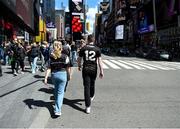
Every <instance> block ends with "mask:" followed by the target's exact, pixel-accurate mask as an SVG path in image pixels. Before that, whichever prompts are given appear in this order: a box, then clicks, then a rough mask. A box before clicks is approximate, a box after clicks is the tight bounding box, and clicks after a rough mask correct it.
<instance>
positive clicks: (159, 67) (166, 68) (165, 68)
mask: <svg viewBox="0 0 180 129" xmlns="http://www.w3.org/2000/svg"><path fill="white" fill-rule="evenodd" d="M134 62H137V63H140V64H144V65H148V66H152V67H155V68H158V69H162V70H176V69H174V68H169V67H162V66H159V65H154V64H149V63H145V62H140V61H134Z"/></svg>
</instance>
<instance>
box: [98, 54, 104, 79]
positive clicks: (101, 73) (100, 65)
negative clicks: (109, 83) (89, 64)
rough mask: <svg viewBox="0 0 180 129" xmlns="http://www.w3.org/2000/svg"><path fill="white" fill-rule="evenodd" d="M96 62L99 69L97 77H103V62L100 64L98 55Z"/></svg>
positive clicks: (100, 60)
mask: <svg viewBox="0 0 180 129" xmlns="http://www.w3.org/2000/svg"><path fill="white" fill-rule="evenodd" d="M98 64H99V70H100V73H99V77H100V78H103V77H104V72H103V66H102V65H103V64H102V59H101V57H98Z"/></svg>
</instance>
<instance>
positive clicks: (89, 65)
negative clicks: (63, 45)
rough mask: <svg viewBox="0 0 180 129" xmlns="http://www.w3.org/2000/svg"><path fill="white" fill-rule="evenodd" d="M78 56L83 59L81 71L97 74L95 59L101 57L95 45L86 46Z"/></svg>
mask: <svg viewBox="0 0 180 129" xmlns="http://www.w3.org/2000/svg"><path fill="white" fill-rule="evenodd" d="M79 56H80V57H83V61H84V62H83V71H84V72H87V73H94V72H95V73H96V72H97V58H98V57H101V51H100V49H99V48H98V47H96V46H95V45H91V44H90V45H86V46H84V47H83V48H82V49H81V50H80V52H79Z"/></svg>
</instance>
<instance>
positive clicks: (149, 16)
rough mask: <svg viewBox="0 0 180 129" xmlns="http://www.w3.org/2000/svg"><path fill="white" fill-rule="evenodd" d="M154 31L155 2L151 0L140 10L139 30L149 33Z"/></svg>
mask: <svg viewBox="0 0 180 129" xmlns="http://www.w3.org/2000/svg"><path fill="white" fill-rule="evenodd" d="M153 31H154V17H153V4H152V1H150V2H149V3H148V4H147V5H145V6H144V7H143V8H141V9H140V10H139V11H138V32H139V33H147V32H153Z"/></svg>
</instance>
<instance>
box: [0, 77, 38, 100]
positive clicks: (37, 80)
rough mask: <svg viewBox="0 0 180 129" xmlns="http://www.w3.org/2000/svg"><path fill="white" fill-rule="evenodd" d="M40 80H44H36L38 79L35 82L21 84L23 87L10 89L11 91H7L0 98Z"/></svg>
mask: <svg viewBox="0 0 180 129" xmlns="http://www.w3.org/2000/svg"><path fill="white" fill-rule="evenodd" d="M38 81H42V80H36V81H33V82H31V83H29V84H26V85H24V86H21V87H19V88H17V89H14V90H11V91H9V92H7V93H4V94H2V95H0V98H1V97H4V96H6V95H8V94H11V93H14V92H16V91H18V90H20V89H23V88H25V87H28V86H31V85H32V84H34V83H36V82H38Z"/></svg>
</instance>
